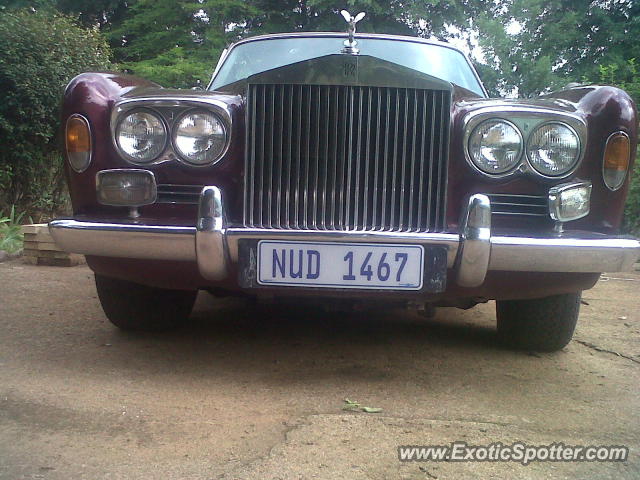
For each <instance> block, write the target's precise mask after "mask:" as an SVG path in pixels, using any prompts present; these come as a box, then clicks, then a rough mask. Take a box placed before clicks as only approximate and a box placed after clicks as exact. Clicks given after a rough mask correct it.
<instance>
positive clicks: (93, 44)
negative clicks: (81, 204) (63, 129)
mask: <svg viewBox="0 0 640 480" xmlns="http://www.w3.org/2000/svg"><path fill="white" fill-rule="evenodd" d="M0 12H2V13H0V145H2V146H3V148H2V149H1V150H0V207H1V206H2V205H4V206H5V207H6V206H8V205H18V206H19V208H20V209H21V210H28V211H29V212H30V213H32V214H34V215H40V214H44V215H45V216H50V215H52V214H54V212H56V211H58V210H60V209H63V208H64V205H65V201H66V192H65V186H64V175H63V173H62V172H63V170H62V165H63V160H62V155H61V154H60V153H59V149H58V132H59V106H60V100H61V96H62V93H63V91H64V86H65V85H66V84H67V83H68V82H69V80H70V79H71V78H73V77H74V76H75V75H77V74H78V73H81V72H83V71H87V70H104V69H107V68H108V67H109V65H110V64H109V48H108V46H107V44H106V42H105V41H104V39H103V38H102V37H101V36H100V34H99V33H98V32H96V31H93V30H87V29H84V28H81V27H79V26H78V25H77V24H76V23H75V22H74V21H73V20H72V19H71V18H70V17H66V16H64V15H61V14H59V13H57V12H55V11H53V10H47V9H43V10H38V11H34V10H32V9H25V10H7V9H2V10H0Z"/></svg>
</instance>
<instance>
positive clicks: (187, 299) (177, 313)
mask: <svg viewBox="0 0 640 480" xmlns="http://www.w3.org/2000/svg"><path fill="white" fill-rule="evenodd" d="M95 277H96V289H97V290H98V298H100V303H101V304H102V309H103V310H104V313H105V315H106V316H107V318H108V319H109V321H110V322H111V323H113V324H114V325H115V326H116V327H118V328H121V329H122V330H138V331H146V332H157V331H164V330H170V329H172V328H175V327H177V326H178V325H180V324H181V323H182V322H183V321H185V320H186V319H187V318H189V315H190V314H191V309H192V308H193V304H194V302H195V300H196V295H197V294H198V292H197V291H196V290H167V289H163V288H154V287H148V286H146V285H140V284H138V283H133V282H127V281H125V280H118V279H115V278H110V277H104V276H102V275H96V276H95Z"/></svg>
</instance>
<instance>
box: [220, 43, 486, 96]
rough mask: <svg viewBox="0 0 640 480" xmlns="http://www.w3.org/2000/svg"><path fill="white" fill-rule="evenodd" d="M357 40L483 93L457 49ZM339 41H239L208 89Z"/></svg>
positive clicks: (330, 50)
mask: <svg viewBox="0 0 640 480" xmlns="http://www.w3.org/2000/svg"><path fill="white" fill-rule="evenodd" d="M357 40H358V48H359V49H360V53H361V54H362V55H370V56H372V57H376V58H380V59H382V60H387V61H389V62H393V63H396V64H399V65H402V66H404V67H408V68H412V69H413V70H418V71H419V72H422V73H426V74H428V75H431V76H434V77H437V78H441V79H442V80H446V81H448V82H452V83H455V84H456V85H459V86H461V87H463V88H466V89H467V90H471V91H472V92H475V93H477V94H478V95H480V96H483V97H484V96H485V94H484V92H483V90H482V87H481V86H480V83H479V81H478V79H477V77H476V76H475V74H474V71H473V69H472V68H471V66H470V65H469V63H468V62H467V59H466V58H465V57H464V55H462V54H461V53H460V52H458V51H457V50H454V49H451V48H447V47H443V46H440V45H431V44H427V43H419V42H411V41H402V40H389V39H384V38H358V39H357ZM343 41H344V36H341V37H290V38H286V37H285V38H270V39H264V40H257V41H253V42H247V43H242V44H240V45H238V46H236V47H235V48H233V49H232V50H231V52H230V53H229V56H228V57H227V59H226V60H225V62H224V64H223V65H222V67H221V68H220V71H219V72H218V73H217V75H216V76H215V78H214V79H213V82H212V83H211V87H210V88H211V90H215V89H217V88H220V87H223V86H224V85H229V84H231V83H235V82H237V81H239V80H242V79H245V78H247V77H250V76H251V75H255V74H256V73H260V72H265V71H267V70H271V69H273V68H278V67H282V66H284V65H290V64H292V63H297V62H302V61H304V60H309V59H311V58H316V57H323V56H325V55H331V54H335V53H339V52H340V51H341V50H342V48H343Z"/></svg>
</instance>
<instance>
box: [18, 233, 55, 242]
mask: <svg viewBox="0 0 640 480" xmlns="http://www.w3.org/2000/svg"><path fill="white" fill-rule="evenodd" d="M24 239H25V241H27V242H53V237H52V236H51V235H49V233H48V232H47V233H25V234H24Z"/></svg>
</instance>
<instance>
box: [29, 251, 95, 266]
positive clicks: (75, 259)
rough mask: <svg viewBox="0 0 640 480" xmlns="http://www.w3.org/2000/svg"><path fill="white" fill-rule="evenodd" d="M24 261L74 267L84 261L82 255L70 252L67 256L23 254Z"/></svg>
mask: <svg viewBox="0 0 640 480" xmlns="http://www.w3.org/2000/svg"><path fill="white" fill-rule="evenodd" d="M22 261H23V262H24V263H28V264H30V265H43V266H49V267H75V266H76V265H82V264H83V263H85V258H84V256H83V255H78V254H75V253H74V254H71V256H70V257H69V258H42V257H35V256H33V255H24V256H23V257H22Z"/></svg>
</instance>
